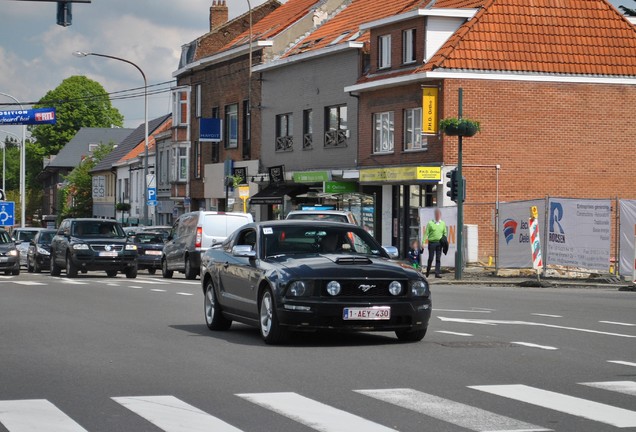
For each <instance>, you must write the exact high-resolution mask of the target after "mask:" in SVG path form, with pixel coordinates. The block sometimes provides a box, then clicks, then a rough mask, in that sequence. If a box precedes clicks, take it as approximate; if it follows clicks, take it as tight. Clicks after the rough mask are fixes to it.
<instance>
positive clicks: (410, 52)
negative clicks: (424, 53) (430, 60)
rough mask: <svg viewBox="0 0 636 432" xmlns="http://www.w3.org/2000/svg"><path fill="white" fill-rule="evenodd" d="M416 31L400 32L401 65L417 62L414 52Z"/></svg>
mask: <svg viewBox="0 0 636 432" xmlns="http://www.w3.org/2000/svg"><path fill="white" fill-rule="evenodd" d="M416 34H417V33H416V30H415V29H414V28H412V29H408V30H404V31H403V32H402V63H403V64H412V63H415V62H416V61H417V54H416V50H415V44H416V41H415V35H416Z"/></svg>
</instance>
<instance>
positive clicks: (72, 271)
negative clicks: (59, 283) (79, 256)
mask: <svg viewBox="0 0 636 432" xmlns="http://www.w3.org/2000/svg"><path fill="white" fill-rule="evenodd" d="M66 277H69V278H75V277H77V266H76V265H75V264H73V260H72V259H71V254H66Z"/></svg>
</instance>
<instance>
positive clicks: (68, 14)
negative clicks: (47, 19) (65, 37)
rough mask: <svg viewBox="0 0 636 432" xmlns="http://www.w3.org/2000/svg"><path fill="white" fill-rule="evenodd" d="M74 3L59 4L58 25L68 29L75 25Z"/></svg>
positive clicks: (64, 2)
mask: <svg viewBox="0 0 636 432" xmlns="http://www.w3.org/2000/svg"><path fill="white" fill-rule="evenodd" d="M72 9H73V3H71V2H66V1H63V2H61V1H60V2H57V25H60V26H62V27H68V26H70V25H71V24H72V23H73V10H72Z"/></svg>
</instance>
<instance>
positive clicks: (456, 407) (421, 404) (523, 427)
mask: <svg viewBox="0 0 636 432" xmlns="http://www.w3.org/2000/svg"><path fill="white" fill-rule="evenodd" d="M355 392H357V393H360V394H363V395H366V396H369V397H372V398H374V399H378V400H381V401H383V402H387V403H390V404H393V405H397V406H399V407H402V408H406V409H408V410H411V411H415V412H417V413H420V414H424V415H425V416H428V417H433V418H435V419H438V420H441V421H444V422H447V423H451V424H454V425H456V426H459V427H462V428H466V429H470V430H472V431H476V432H495V431H497V432H504V431H505V432H513V431H517V432H530V431H549V430H551V429H545V428H543V427H541V426H535V425H533V424H530V423H525V422H522V421H519V420H515V419H513V418H510V417H506V416H502V415H499V414H495V413H493V412H490V411H486V410H482V409H480V408H476V407H473V406H470V405H465V404H463V403H459V402H455V401H453V400H449V399H444V398H441V397H438V396H434V395H431V394H427V393H422V392H420V391H417V390H413V389H386V390H355Z"/></svg>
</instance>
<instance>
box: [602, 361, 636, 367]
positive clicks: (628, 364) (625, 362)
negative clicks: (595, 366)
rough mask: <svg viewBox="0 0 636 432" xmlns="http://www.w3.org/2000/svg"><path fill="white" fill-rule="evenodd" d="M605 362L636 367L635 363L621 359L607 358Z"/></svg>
mask: <svg viewBox="0 0 636 432" xmlns="http://www.w3.org/2000/svg"><path fill="white" fill-rule="evenodd" d="M607 362H608V363H614V364H619V365H623V366H634V367H636V363H632V362H627V361H622V360H608V361H607Z"/></svg>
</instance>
